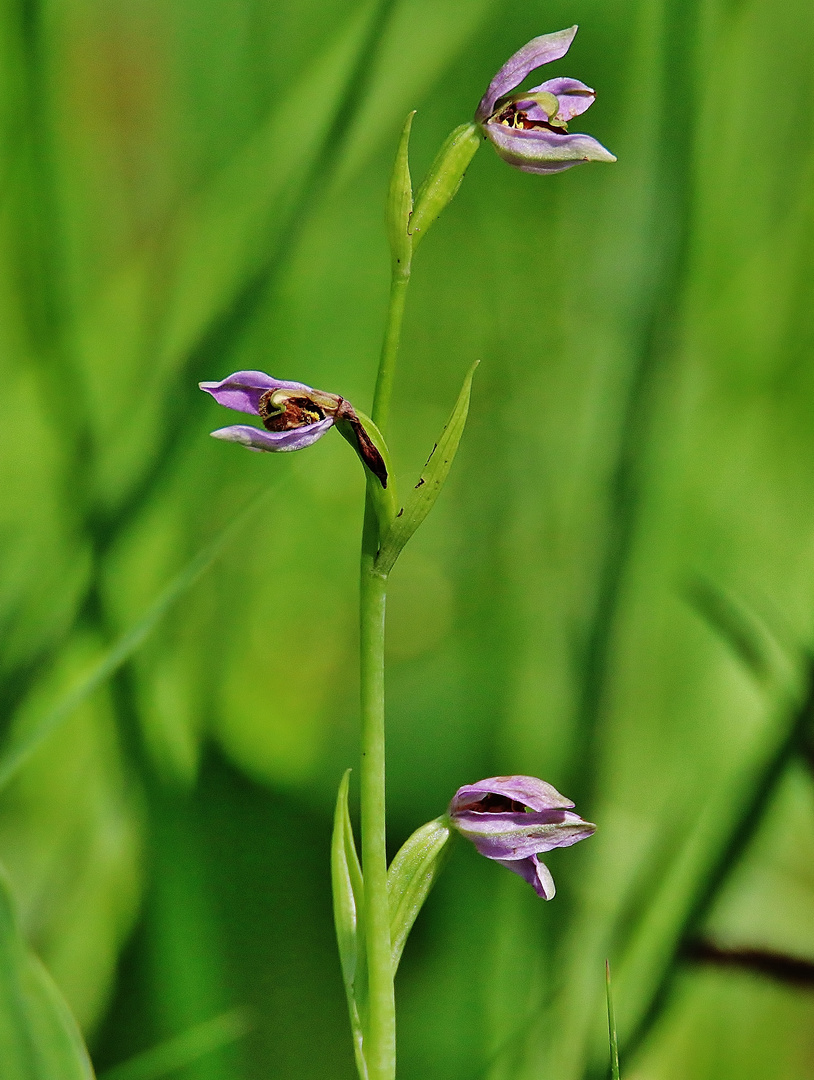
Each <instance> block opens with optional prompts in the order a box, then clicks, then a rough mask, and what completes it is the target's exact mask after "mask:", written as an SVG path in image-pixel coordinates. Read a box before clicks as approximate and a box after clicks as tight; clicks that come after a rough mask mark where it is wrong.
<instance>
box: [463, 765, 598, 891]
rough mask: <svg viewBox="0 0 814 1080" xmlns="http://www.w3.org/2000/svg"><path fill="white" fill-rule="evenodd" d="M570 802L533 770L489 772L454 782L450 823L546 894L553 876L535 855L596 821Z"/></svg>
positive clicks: (578, 835) (584, 833) (568, 841)
mask: <svg viewBox="0 0 814 1080" xmlns="http://www.w3.org/2000/svg"><path fill="white" fill-rule="evenodd" d="M573 806H574V804H573V803H572V802H571V800H570V799H566V798H565V797H564V796H563V795H560V793H559V791H557V790H556V789H555V788H553V787H552V786H551V784H547V783H546V782H545V781H544V780H538V779H537V778H536V777H534V776H491V777H489V779H488V780H479V781H478V782H477V783H476V784H467V785H466V786H465V787H462V788H458V790H457V791H456V792H455V795H454V797H453V799H452V802H451V803H450V807H449V819H450V822H451V823H452V825H453V826H454V828H456V829H457V830H458V832H459V833H461V834H462V835H463V836H465V837H466V838H467V839H468V840H471V841H472V843H473V844H474V845H475V847H476V848H477V849H478V851H479V852H480V854H481V855H485V856H486V858H487V859H492V860H493V861H494V862H497V863H500V865H501V866H505V867H506V869H507V870H511V871H512V872H513V873H515V874H519V875H520V877H522V878H523V880H524V881H527V882H528V883H529V885H531V886H532V888H533V889H534V891H535V892H536V893H537V895H538V896H541V897H542V898H543V899H544V900H551V899H552V898H553V896H554V893H555V892H556V889H555V887H554V879H553V878H552V876H551V874H550V872H549V870H548V867H547V866H546V865H545V864H544V863H541V862H540V860H539V859H538V857H537V856H538V855H539V854H540V853H541V852H544V851H551V849H552V848H560V847H571V845H572V844H576V843H578V842H579V841H580V840H584V839H585V838H586V837H588V836H591V834H592V833H593V832H595V830H596V825H593V824H591V822H590V821H583V820H582V818H581V817H579V815H578V814H574V813H572V812H571V811H572V809H573Z"/></svg>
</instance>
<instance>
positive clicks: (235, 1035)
mask: <svg viewBox="0 0 814 1080" xmlns="http://www.w3.org/2000/svg"><path fill="white" fill-rule="evenodd" d="M249 1029H250V1025H249V1023H248V1022H247V1020H246V1018H245V1017H244V1016H243V1014H242V1013H241V1012H240V1011H239V1010H237V1009H233V1010H231V1011H230V1012H225V1013H222V1014H221V1015H220V1016H214V1017H212V1019H210V1020H205V1021H204V1022H203V1023H202V1024H196V1025H195V1027H193V1028H190V1029H189V1030H188V1031H184V1032H182V1033H181V1034H180V1035H176V1036H175V1037H174V1038H172V1039H167V1041H166V1042H163V1043H161V1044H160V1045H159V1046H154V1047H152V1049H150V1050H145V1052H144V1053H143V1054H138V1055H137V1056H136V1057H133V1058H130V1059H129V1061H124V1062H122V1064H121V1065H115V1066H114V1067H113V1068H112V1069H108V1070H107V1072H105V1073H103V1074H102V1076H101V1077H100V1080H161V1078H163V1077H165V1076H169V1075H170V1074H171V1073H175V1072H176V1071H177V1070H179V1069H183V1068H185V1067H186V1066H188V1065H193V1064H194V1063H195V1062H196V1061H199V1060H200V1059H201V1058H202V1057H205V1056H206V1055H207V1054H210V1053H212V1051H214V1050H218V1049H220V1047H222V1046H228V1044H229V1043H233V1042H236V1041H237V1040H238V1039H242V1038H243V1036H244V1035H245V1034H246V1033H247V1032H248V1031H249Z"/></svg>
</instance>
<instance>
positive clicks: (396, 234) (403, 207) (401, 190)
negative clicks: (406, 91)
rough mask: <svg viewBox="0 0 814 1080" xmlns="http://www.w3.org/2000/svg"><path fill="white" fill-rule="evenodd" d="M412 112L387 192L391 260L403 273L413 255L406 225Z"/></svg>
mask: <svg viewBox="0 0 814 1080" xmlns="http://www.w3.org/2000/svg"><path fill="white" fill-rule="evenodd" d="M414 116H415V109H413V111H412V112H411V113H408V114H407V119H406V120H405V121H404V128H403V129H402V132H401V139H400V140H399V146H398V150H397V151H396V160H395V161H394V163H393V174H392V176H391V178H390V190H389V192H388V195H387V236H388V239H389V241H390V254H391V256H392V258H393V273H397V272H398V271H402V272H406V271H408V270H409V267H410V258H411V256H412V253H413V241H412V238H411V237H410V233H409V230H408V226H409V223H410V215H411V214H412V212H413V185H412V181H411V180H410V156H409V149H410V129H411V128H412V126H413V117H414Z"/></svg>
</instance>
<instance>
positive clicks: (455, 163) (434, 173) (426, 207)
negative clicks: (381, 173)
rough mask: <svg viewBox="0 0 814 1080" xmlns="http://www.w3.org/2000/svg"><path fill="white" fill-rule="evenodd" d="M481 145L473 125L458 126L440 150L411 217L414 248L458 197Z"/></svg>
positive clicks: (419, 193)
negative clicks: (470, 163)
mask: <svg viewBox="0 0 814 1080" xmlns="http://www.w3.org/2000/svg"><path fill="white" fill-rule="evenodd" d="M480 144H481V140H480V137H479V135H478V133H477V128H476V127H475V125H474V124H461V126H460V127H457V128H455V130H454V131H453V132H452V134H451V135H449V136H448V138H447V140H446V142H445V143H444V145H443V146H442V147H441V149H440V150H439V151H438V155H437V156H436V158H435V161H434V162H433V163H432V165H431V166H430V171H429V172H428V173H427V176H426V179H425V180H424V183H423V184H422V185H421V187H420V188H419V189H418V191H417V192H416V197H415V210H414V211H413V216H412V217H411V218H410V235H411V236H412V238H413V250H415V249H416V248H417V247H418V245H419V243H420V242H421V239H422V237H423V236H425V235H426V233H427V230H428V229H429V228H430V226H431V225H432V223H433V222H434V221H435V219H436V218H437V217H438V215H439V214H440V213H441V211H442V210H445V209H446V207H447V206H449V204H450V203H451V202H452V200H453V199H454V198H455V195H456V193H457V191H458V188H459V187H460V186H461V181H462V180H463V178H464V173H465V172H466V170H467V168H468V167H469V162H470V161H471V160H472V158H473V157H474V156H475V151H476V150H477V149H478V147H479V146H480Z"/></svg>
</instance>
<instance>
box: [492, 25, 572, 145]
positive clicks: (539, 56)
mask: <svg viewBox="0 0 814 1080" xmlns="http://www.w3.org/2000/svg"><path fill="white" fill-rule="evenodd" d="M576 32H577V27H576V26H571V27H569V28H568V29H567V30H557V31H556V32H555V33H553V34H541V36H540V37H536V38H532V40H531V41H530V42H528V44H527V45H524V46H523V48H522V49H518V50H517V52H516V53H515V54H514V56H510V57H509V59H508V60H507V61H506V63H505V64H504V65H503V67H502V68H501V69H500V71H498V73H497V75H495V77H494V79H492V81H491V82H490V83H489V89H488V90H487V91H486V93H485V94H484V95H483V97H482V98H481V102H480V105H478V110H477V112H476V113H475V119H476V120H478V121H479V122H481V123H483V122H485V121H486V120H488V119H489V117H490V116H491V115H492V113H493V112H494V109H495V103H496V102H497V101H498V100H499V99H500V98H502V97H505V96H506V94H508V93H509V91H510V90H514V88H515V86H519V85H520V83H521V82H522V81H523V79H525V77H526V76H527V75H528V73H529V72H530V71H534V69H535V68H538V67H542V66H543V64H550V63H551V62H552V60H559V59H560V57H561V56H565V54H566V53H567V52H568V50H569V49H570V48H571V42H572V41H573V40H574V36H575V34H576Z"/></svg>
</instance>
